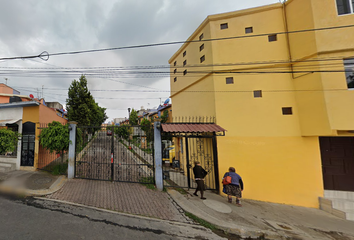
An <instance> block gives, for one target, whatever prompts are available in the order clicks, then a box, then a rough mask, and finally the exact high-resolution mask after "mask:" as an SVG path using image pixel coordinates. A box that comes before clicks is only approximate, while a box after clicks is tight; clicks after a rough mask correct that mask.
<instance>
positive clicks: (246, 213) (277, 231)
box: [168, 190, 354, 240]
mask: <svg viewBox="0 0 354 240" xmlns="http://www.w3.org/2000/svg"><path fill="white" fill-rule="evenodd" d="M168 193H169V194H170V196H171V197H172V198H173V199H174V200H175V201H176V202H177V204H178V205H179V206H181V207H182V208H183V209H184V210H185V211H187V212H189V213H192V214H193V215H195V216H197V217H199V218H201V219H204V220H205V221H208V222H210V223H212V224H214V225H216V226H218V227H219V228H221V229H224V230H225V231H227V232H230V233H234V234H237V235H239V236H242V237H244V238H247V237H250V238H257V237H264V238H265V239H316V240H317V239H324V240H325V239H343V240H344V239H354V222H353V221H348V220H343V219H340V218H337V217H335V216H333V215H331V214H328V213H326V212H324V211H321V210H319V209H312V208H305V207H296V206H289V205H284V204H274V203H266V202H260V201H253V200H244V199H243V200H242V207H238V206H236V204H235V202H234V201H233V203H232V204H230V203H228V202H227V197H226V196H225V197H223V196H220V195H217V194H215V193H211V192H208V191H207V192H206V193H205V194H204V196H205V197H206V198H207V199H206V200H201V199H200V198H199V197H195V196H193V195H192V193H193V191H189V192H188V194H185V195H182V194H180V193H179V192H177V191H175V190H169V191H168ZM233 200H234V199H233ZM261 239H263V238H261Z"/></svg>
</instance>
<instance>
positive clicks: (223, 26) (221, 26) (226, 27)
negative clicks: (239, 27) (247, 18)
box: [220, 23, 229, 30]
mask: <svg viewBox="0 0 354 240" xmlns="http://www.w3.org/2000/svg"><path fill="white" fill-rule="evenodd" d="M228 28H229V26H228V24H227V23H222V24H220V29H221V30H222V29H228Z"/></svg>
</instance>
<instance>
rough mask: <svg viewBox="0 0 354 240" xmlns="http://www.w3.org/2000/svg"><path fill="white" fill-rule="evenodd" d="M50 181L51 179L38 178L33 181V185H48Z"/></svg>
mask: <svg viewBox="0 0 354 240" xmlns="http://www.w3.org/2000/svg"><path fill="white" fill-rule="evenodd" d="M51 181H52V179H51V178H48V177H46V178H39V179H36V180H34V183H37V184H47V183H50V182H51Z"/></svg>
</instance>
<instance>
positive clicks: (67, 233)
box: [0, 197, 223, 240]
mask: <svg viewBox="0 0 354 240" xmlns="http://www.w3.org/2000/svg"><path fill="white" fill-rule="evenodd" d="M0 209H1V210H0V239H1V240H2V239H16V240H21V239H26V240H31V239H36V240H38V239H53V240H55V239H65V240H69V239H100V240H102V239H134V240H136V239H144V240H148V239H154V240H155V239H223V238H221V237H219V236H217V235H216V234H214V233H213V232H211V231H210V230H209V229H206V228H204V227H201V226H199V225H193V224H184V223H177V222H170V221H163V220H158V219H149V218H142V217H136V216H129V215H122V214H117V213H110V212H104V211H99V210H94V209H90V208H86V207H77V206H72V205H68V204H63V203H57V202H52V201H46V200H41V199H32V198H27V199H8V198H3V197H0Z"/></svg>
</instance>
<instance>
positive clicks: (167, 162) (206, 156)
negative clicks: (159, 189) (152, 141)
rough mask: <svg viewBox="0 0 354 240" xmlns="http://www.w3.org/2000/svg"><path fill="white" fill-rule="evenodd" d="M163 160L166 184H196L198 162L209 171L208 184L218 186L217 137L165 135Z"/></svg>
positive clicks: (185, 185)
mask: <svg viewBox="0 0 354 240" xmlns="http://www.w3.org/2000/svg"><path fill="white" fill-rule="evenodd" d="M162 143H163V144H162V148H163V150H162V161H163V178H164V186H165V187H178V188H188V189H189V188H196V187H197V185H196V183H195V177H194V174H193V167H194V163H195V162H200V164H201V166H202V167H203V168H204V169H205V170H206V171H207V172H208V174H207V176H206V177H205V179H204V181H205V187H206V189H209V190H218V189H219V184H218V182H217V179H218V169H217V166H218V164H217V153H216V137H215V136H213V135H207V134H204V135H203V134H194V135H193V134H184V135H181V134H180V135H168V134H163V135H162Z"/></svg>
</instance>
